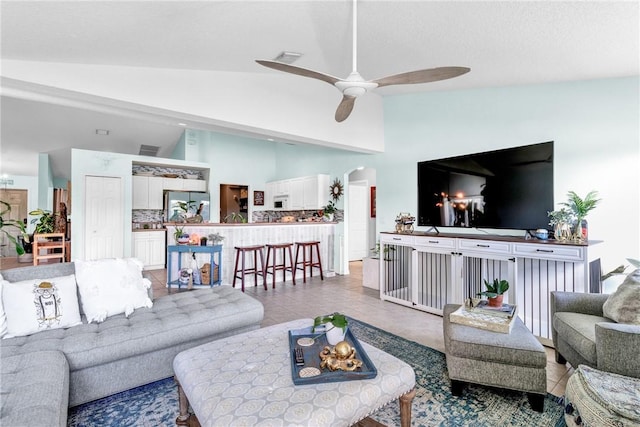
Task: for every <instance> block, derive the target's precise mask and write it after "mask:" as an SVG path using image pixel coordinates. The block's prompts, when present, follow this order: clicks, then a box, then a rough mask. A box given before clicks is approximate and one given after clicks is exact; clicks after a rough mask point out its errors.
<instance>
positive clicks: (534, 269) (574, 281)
mask: <svg viewBox="0 0 640 427" xmlns="http://www.w3.org/2000/svg"><path fill="white" fill-rule="evenodd" d="M588 247H589V244H588V243H576V242H568V243H564V242H562V243H561V242H557V241H555V240H538V239H531V240H526V239H524V238H518V237H508V236H491V235H468V234H448V233H447V234H443V233H439V234H434V233H425V232H415V233H412V234H401V233H393V232H383V233H380V254H381V262H380V298H381V299H383V300H387V301H392V302H395V303H398V304H403V305H407V306H411V307H413V308H417V309H420V310H423V311H427V312H430V313H434V314H438V315H442V310H443V308H444V306H445V305H446V304H447V303H457V304H462V303H464V301H465V300H466V299H467V298H470V297H475V296H476V294H477V293H478V292H481V291H483V290H485V289H484V288H485V286H484V279H487V280H489V281H491V282H492V281H493V279H495V278H498V279H506V280H508V281H509V284H510V288H509V291H508V292H507V294H506V295H505V302H509V303H515V304H517V306H518V309H517V313H518V316H519V317H520V318H521V319H522V321H523V322H524V323H525V325H526V326H527V327H528V328H529V329H530V330H531V332H533V334H534V335H536V336H538V337H540V338H542V339H543V340H542V341H543V342H544V343H547V342H550V339H551V323H550V317H549V311H550V310H549V299H550V297H549V294H550V292H551V291H556V290H558V291H567V292H589V289H590V288H589V259H588V251H587V250H588Z"/></svg>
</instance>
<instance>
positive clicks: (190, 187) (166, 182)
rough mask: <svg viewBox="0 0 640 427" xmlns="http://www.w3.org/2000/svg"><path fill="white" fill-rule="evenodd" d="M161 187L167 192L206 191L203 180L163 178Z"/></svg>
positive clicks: (205, 183)
mask: <svg viewBox="0 0 640 427" xmlns="http://www.w3.org/2000/svg"><path fill="white" fill-rule="evenodd" d="M162 185H163V188H164V189H165V190H169V191H207V181H205V180H203V179H184V178H163V179H162Z"/></svg>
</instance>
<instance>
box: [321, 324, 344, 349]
mask: <svg viewBox="0 0 640 427" xmlns="http://www.w3.org/2000/svg"><path fill="white" fill-rule="evenodd" d="M326 328H327V342H328V343H329V344H330V345H336V344H338V343H339V342H340V341H344V336H345V335H346V333H347V329H346V328H345V329H344V331H343V330H342V328H337V327H334V326H333V323H331V322H327V324H326Z"/></svg>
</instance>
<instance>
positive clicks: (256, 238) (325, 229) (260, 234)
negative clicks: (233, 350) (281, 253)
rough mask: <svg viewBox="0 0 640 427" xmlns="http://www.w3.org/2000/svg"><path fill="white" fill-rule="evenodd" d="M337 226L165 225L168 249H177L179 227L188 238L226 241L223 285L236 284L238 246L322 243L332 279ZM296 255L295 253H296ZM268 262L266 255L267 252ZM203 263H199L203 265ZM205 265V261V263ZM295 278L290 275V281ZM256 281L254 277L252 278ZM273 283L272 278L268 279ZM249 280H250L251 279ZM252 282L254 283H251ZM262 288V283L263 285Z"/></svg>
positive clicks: (324, 261) (279, 278) (322, 254)
mask: <svg viewBox="0 0 640 427" xmlns="http://www.w3.org/2000/svg"><path fill="white" fill-rule="evenodd" d="M335 224H336V223H333V222H285V223H277V222H264V223H233V224H211V223H201V224H197V223H196V224H192V223H165V224H164V225H165V227H166V228H167V245H175V244H176V241H175V238H174V236H173V233H174V231H175V229H176V227H179V228H182V229H183V231H184V232H185V233H187V234H197V235H198V236H199V237H207V236H208V235H209V234H214V233H215V234H219V235H220V236H222V237H224V240H223V241H222V242H221V245H222V264H223V269H222V271H223V277H222V283H223V284H231V283H232V282H233V273H234V267H235V264H234V263H235V249H234V247H235V246H253V245H266V244H269V243H293V242H302V241H319V242H320V258H321V260H322V268H323V270H324V273H325V274H326V275H328V276H331V275H332V274H333V271H334V233H335ZM294 254H295V252H294ZM265 261H266V251H265ZM200 262H201V261H200V260H198V263H199V264H200ZM202 262H204V260H202ZM290 276H291V274H290V273H288V274H287V280H290ZM251 277H253V276H251ZM268 278H269V280H271V276H269V277H268ZM247 280H248V278H247ZM251 280H252V279H251ZM276 281H282V275H281V274H277V275H276ZM260 284H262V282H260Z"/></svg>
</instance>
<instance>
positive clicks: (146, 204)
mask: <svg viewBox="0 0 640 427" xmlns="http://www.w3.org/2000/svg"><path fill="white" fill-rule="evenodd" d="M132 180H133V181H132V194H133V197H132V209H162V208H163V200H162V185H163V182H162V181H163V178H160V177H153V176H133V177H132Z"/></svg>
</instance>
